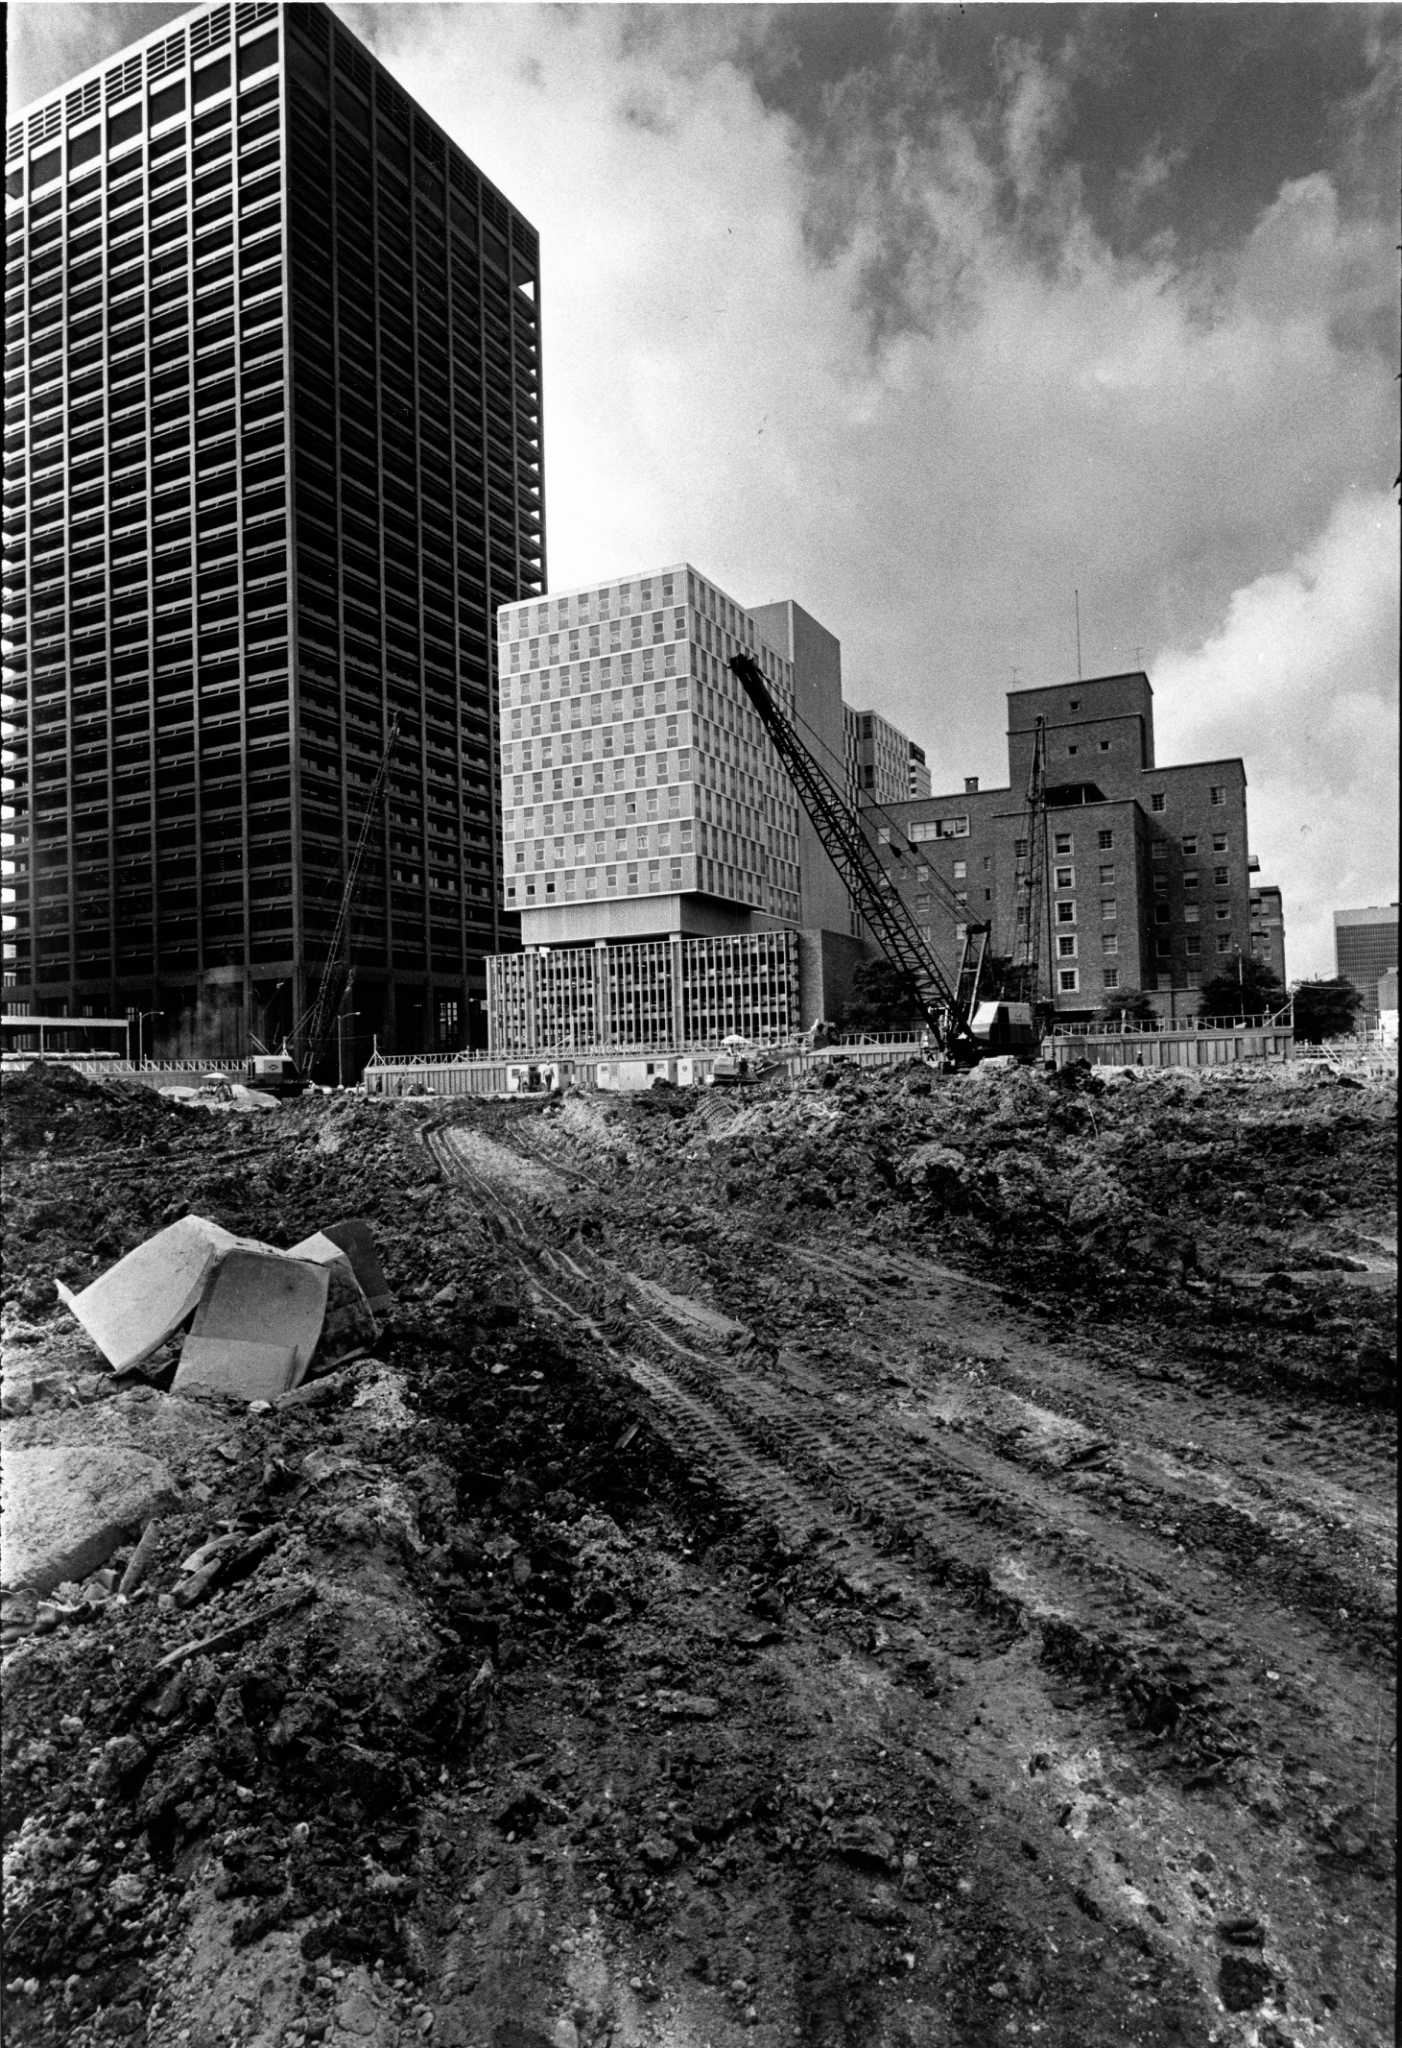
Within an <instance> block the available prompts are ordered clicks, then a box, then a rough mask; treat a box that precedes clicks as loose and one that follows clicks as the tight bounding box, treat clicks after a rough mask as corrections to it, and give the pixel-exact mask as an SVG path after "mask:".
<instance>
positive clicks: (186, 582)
mask: <svg viewBox="0 0 1402 2048" xmlns="http://www.w3.org/2000/svg"><path fill="white" fill-rule="evenodd" d="M465 32H468V31H467V30H466V29H465ZM6 194H7V198H6V226H7V230H8V236H9V259H10V260H9V267H8V273H7V276H8V284H7V291H6V308H5V310H6V333H7V340H8V342H9V348H8V350H7V354H6V377H5V450H6V474H7V484H6V494H5V544H6V559H7V570H6V586H7V598H6V609H7V612H8V613H9V615H10V623H9V627H8V638H9V641H10V645H11V648H12V655H11V668H12V680H11V682H10V683H9V685H8V686H7V691H8V695H9V697H10V699H11V709H10V710H8V711H7V713H6V716H7V720H8V721H9V722H10V724H11V725H12V726H13V728H14V731H13V733H12V735H11V737H10V739H9V741H8V744H9V746H10V747H11V749H12V751H13V754H14V762H13V766H12V768H11V769H10V771H9V772H10V774H11V776H12V778H13V782H14V789H13V792H12V796H11V798H10V801H11V803H12V806H13V809H14V812H15V817H14V820H13V823H12V825H11V826H10V828H9V829H10V830H11V831H12V833H13V839H14V844H13V847H12V848H11V849H9V852H10V856H11V858H12V861H13V865H14V869H15V874H14V890H15V901H14V905H13V920H14V921H13V928H12V929H11V930H8V931H7V933H6V949H7V955H8V957H7V958H6V961H5V969H6V976H5V979H6V987H5V999H6V1005H7V1007H8V1008H10V1009H15V1008H19V1007H25V1006H32V1008H33V1009H34V1010H36V1011H39V1012H47V1013H53V1012H55V1011H67V1012H69V1013H70V1014H79V1013H82V1014H90V1015H97V1014H103V1015H109V1016H111V1015H122V1014H124V1013H127V1012H131V1013H134V1014H143V1015H144V1016H145V1018H146V1024H145V1032H144V1038H145V1042H146V1044H147V1047H148V1049H149V1047H150V1046H151V1044H152V1043H153V1042H155V1043H157V1044H160V1043H161V1042H162V1040H164V1043H165V1045H166V1047H167V1048H170V1049H175V1048H176V1046H178V1045H179V1043H180V1040H181V1038H182V1036H183V1037H184V1038H185V1040H186V1042H187V1043H188V1046H189V1049H190V1050H192V1051H195V1052H197V1053H201V1054H210V1053H219V1054H221V1055H231V1054H232V1053H234V1052H236V1051H238V1050H240V1049H242V1048H243V1047H244V1046H246V1044H247V1043H248V1040H249V1037H250V1035H256V1036H258V1037H259V1038H261V1039H263V1040H265V1041H267V1042H270V1043H271V1042H272V1041H273V1040H275V1039H276V1038H278V1037H280V1036H281V1034H282V1033H283V1032H284V1031H287V1030H290V1029H292V1028H293V1027H294V1025H296V1024H297V1023H298V1022H299V1021H301V1020H303V1019H305V1017H306V1015H307V1013H308V1010H309V1008H311V1007H313V1006H314V1002H315V998H316V994H317V991H318V989H319V987H320V985H321V981H322V976H323V971H324V969H325V967H326V963H327V961H328V959H331V960H333V962H334V963H335V964H336V967H337V975H336V977H335V978H334V980H333V986H332V989H331V997H332V1001H333V1008H335V1009H336V1010H337V1011H338V1016H339V1026H340V1035H341V1047H342V1051H343V1053H345V1054H348V1055H349V1054H353V1053H354V1051H356V1050H359V1051H362V1052H363V1051H364V1050H366V1049H368V1046H369V1043H370V1039H371V1035H372V1034H376V1035H378V1038H379V1042H380V1045H381V1047H382V1048H393V1047H395V1046H398V1047H402V1048H406V1049H415V1048H417V1047H419V1046H424V1045H446V1046H454V1047H456V1046H460V1045H462V1044H464V1043H465V1042H466V1039H467V1036H468V1031H469V1021H470V1016H471V1011H470V1005H471V1004H472V1002H473V1000H474V998H477V999H480V998H481V997H482V996H483V995H484V994H485V976H484V972H483V968H482V961H483V959H484V957H485V956H487V955H489V954H492V953H496V952H500V951H501V949H502V946H503V944H504V943H509V931H508V930H507V929H504V928H503V913H502V912H501V911H500V909H499V905H500V903H501V901H502V890H501V876H500V869H501V849H500V825H499V818H498V812H497V794H496V777H495V767H494V759H493V749H494V733H495V677H494V670H493V663H494V660H495V647H494V641H495V634H494V624H493V622H494V618H495V613H496V608H497V606H498V605H500V604H504V603H508V602H511V601H513V600H515V599H519V598H522V597H525V596H529V595H531V594H532V593H535V592H538V591H540V590H541V589H542V587H543V579H544V574H545V561H544V542H543V525H542V521H543V500H542V484H541V400H540V345H539V319H540V308H539V294H538V275H539V273H538V261H537V240H536V235H535V232H534V231H533V229H532V228H531V227H530V226H529V225H528V224H527V222H526V221H525V220H523V219H522V217H521V216H520V214H518V213H517V212H516V211H515V210H514V209H513V208H512V207H511V206H509V205H508V204H507V203H506V201H505V200H504V199H503V198H502V197H501V195H500V194H499V193H498V192H497V191H496V190H495V189H494V188H493V187H492V186H491V185H489V184H488V182H487V181H486V179H485V178H483V177H482V175H481V174H480V172H478V171H477V170H476V168H475V167H474V166H473V165H472V164H471V163H470V162H469V161H468V159H467V158H466V157H465V156H464V155H463V153H462V151H461V150H459V149H458V148H456V147H455V146H454V144H453V143H452V142H450V141H449V140H448V139H447V137H446V136H445V135H444V133H443V131H442V130H441V129H440V128H438V127H437V126H436V125H435V124H434V123H433V122H432V121H430V120H429V119H427V117H426V116H425V115H424V114H422V113H421V112H420V111H419V110H418V109H417V108H416V107H415V106H414V105H413V104H412V103H411V102H410V101H409V99H408V98H407V97H406V95H405V94H404V93H403V92H402V91H401V89H400V88H399V87H398V86H397V85H396V84H395V82H394V80H393V79H392V78H391V77H390V76H389V75H388V73H387V72H386V71H384V70H383V69H382V68H381V67H380V66H379V65H378V64H377V63H376V62H375V61H374V60H373V59H372V58H371V57H370V56H369V55H368V54H367V52H366V51H365V49H364V48H363V47H362V45H361V44H360V43H358V42H357V41H356V40H355V39H354V38H353V37H352V36H350V35H348V34H347V32H346V31H345V29H344V28H343V27H342V26H341V25H340V23H339V22H338V21H336V20H335V18H334V17H333V16H332V15H331V13H330V12H329V11H328V10H327V9H325V8H323V7H321V6H312V5H304V6H296V7H288V8H285V9H284V8H278V7H274V6H271V5H268V4H264V0H253V4H244V5H239V6H236V7H229V6H223V7H215V8H212V9H206V10H202V11H200V12H197V13H194V14H192V15H190V16H188V17H185V18H184V19H183V20H181V21H179V22H178V23H176V24H175V25H173V26H171V27H168V28H167V29H166V30H165V31H164V32H162V33H161V34H159V35H156V36H153V37H149V38H147V40H146V41H144V42H142V43H139V44H136V45H134V46H133V47H132V48H131V49H129V50H127V51H126V52H125V53H123V54H122V55H121V56H119V57H117V58H114V59H113V60H112V61H111V62H110V63H108V64H105V65H103V66H101V67H99V68H98V69H96V70H94V71H92V72H90V73H88V74H87V75H86V76H84V77H82V78H80V79H78V80H76V81H75V82H74V83H73V84H72V85H71V86H70V87H68V88H67V89H66V90H65V91H63V92H61V93H58V94H56V95H54V96H53V97H52V98H50V99H46V100H45V101H43V102H41V103H39V104H37V105H36V106H34V107H33V108H31V109H28V110H26V112H25V113H24V114H23V115H21V116H20V118H18V119H17V120H15V121H14V122H12V123H11V125H10V126H9V129H8V131H7V138H6ZM357 855H359V858H358V859H357ZM351 879H353V880H354V887H353V888H351V889H350V890H349V892H348V890H347V883H348V881H349V880H351ZM343 913H344V915H343ZM347 971H349V972H350V975H351V979H350V983H349V992H348V993H347V992H344V987H343V977H344V975H345V973H346V972H347ZM151 1013H157V1015H156V1016H155V1017H153V1016H152V1015H151ZM333 1035H334V1034H333Z"/></svg>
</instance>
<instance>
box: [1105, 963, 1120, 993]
mask: <svg viewBox="0 0 1402 2048" xmlns="http://www.w3.org/2000/svg"><path fill="white" fill-rule="evenodd" d="M1101 980H1102V982H1103V983H1104V985H1105V987H1106V988H1118V987H1119V985H1120V970H1119V968H1118V967H1107V968H1106V970H1105V972H1104V974H1103V975H1102V976H1101Z"/></svg>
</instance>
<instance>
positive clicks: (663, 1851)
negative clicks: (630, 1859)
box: [638, 1835, 679, 1870]
mask: <svg viewBox="0 0 1402 2048" xmlns="http://www.w3.org/2000/svg"><path fill="white" fill-rule="evenodd" d="M678 1854H679V1851H678V1849H677V1845H676V1843H675V1842H674V1841H673V1840H672V1839H671V1837H670V1835H644V1836H643V1839H642V1840H641V1841H640V1842H639V1844H638V1857H639V1860H640V1861H641V1862H643V1863H645V1864H646V1865H647V1867H648V1869H649V1870H670V1869H671V1867H672V1865H673V1864H674V1863H675V1862H676V1860H677V1856H678Z"/></svg>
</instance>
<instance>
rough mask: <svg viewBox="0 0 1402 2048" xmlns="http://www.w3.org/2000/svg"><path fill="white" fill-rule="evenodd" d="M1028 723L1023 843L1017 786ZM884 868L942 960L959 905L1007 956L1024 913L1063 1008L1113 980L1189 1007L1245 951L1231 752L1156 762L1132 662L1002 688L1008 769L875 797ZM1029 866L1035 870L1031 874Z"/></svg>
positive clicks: (1239, 819) (1180, 1010)
mask: <svg viewBox="0 0 1402 2048" xmlns="http://www.w3.org/2000/svg"><path fill="white" fill-rule="evenodd" d="M1039 724H1040V729H1041V735H1042V745H1043V752H1044V782H1045V808H1044V810H1043V813H1042V826H1041V830H1042V833H1043V834H1044V840H1043V844H1042V847H1041V849H1040V858H1035V857H1034V856H1036V855H1037V853H1038V849H1037V848H1035V847H1034V846H1033V844H1032V843H1031V840H1030V836H1029V835H1030V832H1031V829H1032V828H1031V827H1030V825H1029V814H1028V808H1027V792H1028V787H1029V782H1030V779H1031V774H1032V766H1033V756H1034V750H1035V747H1036V743H1037V734H1038V728H1039ZM887 812H888V815H889V817H890V819H891V823H890V824H889V825H886V824H883V825H882V826H881V827H880V828H879V836H880V837H881V839H882V841H883V844H884V845H885V847H886V848H888V849H889V853H888V861H889V868H890V873H891V876H892V880H893V885H894V886H896V887H898V888H899V889H900V891H901V894H902V895H903V896H904V897H905V899H906V901H907V902H908V903H909V904H910V906H911V908H912V910H913V911H914V913H915V915H916V917H917V919H918V920H919V922H920V923H921V924H922V925H923V926H924V928H925V930H926V932H927V935H928V937H929V939H930V942H931V944H932V945H933V946H934V948H935V951H936V952H937V954H938V955H939V957H940V958H941V960H942V961H943V962H944V963H945V964H946V966H947V967H948V968H949V969H950V970H951V971H952V969H953V967H954V964H955V962H956V960H957V957H958V951H959V942H960V939H961V937H962V927H963V925H964V923H965V922H975V923H982V922H985V921H986V922H987V923H989V924H990V925H991V927H992V932H991V949H992V951H993V952H994V953H998V954H1003V955H1007V956H1010V957H1011V956H1015V955H1016V954H1017V952H1018V947H1019V940H1020V939H1022V938H1023V937H1024V935H1025V933H1026V931H1027V926H1028V920H1029V919H1032V920H1034V921H1035V927H1036V937H1037V947H1036V951H1037V955H1038V961H1039V992H1040V994H1041V995H1043V996H1044V997H1047V998H1049V999H1050V1000H1051V1001H1053V1002H1054V1003H1055V1006H1056V1009H1057V1011H1058V1013H1060V1014H1061V1015H1063V1016H1066V1017H1076V1016H1093V1015H1094V1014H1096V1013H1097V1012H1098V1011H1099V1009H1100V1008H1101V1006H1102V1004H1103V1003H1104V1002H1105V1000H1106V999H1107V997H1109V996H1112V995H1114V994H1116V993H1117V992H1120V991H1124V990H1129V989H1141V990H1143V991H1145V992H1146V993H1148V994H1150V995H1152V997H1153V998H1154V1002H1155V1007H1156V1008H1157V1009H1158V1010H1159V1011H1160V1013H1161V1014H1163V1015H1165V1016H1167V1015H1173V1014H1178V1015H1183V1014H1193V1013H1195V1012H1196V1010H1197V1006H1198V995H1197V991H1198V988H1199V987H1200V985H1201V983H1202V982H1203V981H1205V980H1207V979H1208V978H1209V977H1210V976H1212V975H1213V974H1215V973H1218V972H1220V971H1221V970H1222V968H1223V967H1225V966H1228V965H1230V963H1231V962H1232V961H1234V960H1235V959H1236V957H1237V955H1238V954H1244V955H1246V956H1247V957H1248V958H1249V957H1250V955H1251V952H1252V943H1251V940H1252V883H1251V876H1252V874H1253V873H1254V872H1255V870H1256V868H1257V867H1258V865H1259V863H1258V862H1257V861H1256V859H1255V857H1254V856H1253V855H1252V854H1251V852H1250V850H1249V847H1248V843H1247V823H1246V771H1245V769H1244V767H1243V765H1242V763H1241V761H1240V760H1239V759H1236V758H1233V759H1229V760H1221V761H1195V762H1191V763H1187V764H1183V765H1177V766H1173V767H1161V766H1160V765H1159V764H1158V762H1157V761H1156V759H1155V755H1154V712H1153V692H1152V690H1151V689H1150V687H1149V679H1148V677H1147V676H1146V675H1145V674H1144V673H1143V672H1142V671H1139V670H1136V671H1134V672H1132V673H1130V674H1127V675H1114V676H1095V677H1091V678H1089V679H1088V680H1086V681H1083V682H1076V683H1060V684H1057V685H1055V686H1053V687H1051V688H1047V689H1033V690H1015V691H1012V692H1011V693H1010V694H1009V697H1008V785H1007V787H1005V788H1002V789H980V787H979V785H978V778H977V777H974V776H970V777H968V778H967V779H966V781H965V785H964V787H963V789H962V790H960V791H959V792H957V793H956V794H953V795H948V796H931V797H928V798H923V799H921V800H919V801H917V802H910V803H903V804H893V805H888V806H887ZM1038 868H1040V875H1041V885H1040V887H1038V888H1036V890H1035V900H1034V891H1033V888H1032V886H1031V878H1032V877H1034V876H1035V874H1036V871H1037V869H1038Z"/></svg>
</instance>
